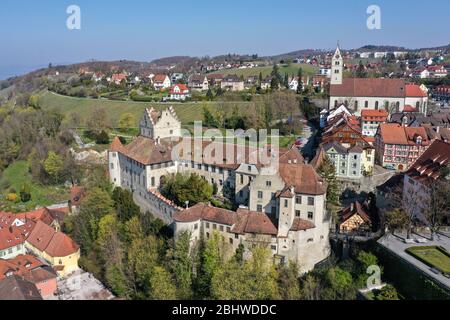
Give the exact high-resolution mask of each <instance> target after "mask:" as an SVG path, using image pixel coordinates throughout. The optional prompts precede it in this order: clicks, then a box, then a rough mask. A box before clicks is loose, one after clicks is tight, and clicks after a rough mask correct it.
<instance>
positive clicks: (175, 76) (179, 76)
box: [170, 73, 184, 83]
mask: <svg viewBox="0 0 450 320" xmlns="http://www.w3.org/2000/svg"><path fill="white" fill-rule="evenodd" d="M183 78H184V74H182V73H173V74H172V76H171V77H170V81H171V82H172V83H177V82H180V81H181V80H183Z"/></svg>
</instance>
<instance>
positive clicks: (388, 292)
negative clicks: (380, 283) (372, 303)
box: [373, 284, 400, 301]
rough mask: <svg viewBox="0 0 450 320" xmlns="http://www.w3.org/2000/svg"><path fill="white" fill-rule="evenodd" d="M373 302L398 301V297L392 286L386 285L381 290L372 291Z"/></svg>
mask: <svg viewBox="0 0 450 320" xmlns="http://www.w3.org/2000/svg"><path fill="white" fill-rule="evenodd" d="M373 294H374V300H390V301H392V300H400V299H399V297H398V293H397V289H395V287H394V286H392V285H390V284H388V285H386V286H384V287H383V289H381V290H374V291H373Z"/></svg>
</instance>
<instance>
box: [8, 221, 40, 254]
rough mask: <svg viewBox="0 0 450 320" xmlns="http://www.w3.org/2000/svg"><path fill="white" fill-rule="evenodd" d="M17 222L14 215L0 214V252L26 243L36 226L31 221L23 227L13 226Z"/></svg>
mask: <svg viewBox="0 0 450 320" xmlns="http://www.w3.org/2000/svg"><path fill="white" fill-rule="evenodd" d="M15 220H16V217H15V215H14V214H12V213H4V212H3V213H0V250H4V249H7V248H11V247H14V246H17V245H19V244H22V243H24V242H25V240H26V239H27V238H28V236H29V235H30V233H31V231H32V230H33V228H34V227H35V225H36V223H35V222H33V221H31V220H28V221H26V223H25V224H24V225H22V226H16V225H12V223H13V222H14V221H15Z"/></svg>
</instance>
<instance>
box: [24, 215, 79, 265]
mask: <svg viewBox="0 0 450 320" xmlns="http://www.w3.org/2000/svg"><path fill="white" fill-rule="evenodd" d="M27 242H28V243H29V244H31V245H32V246H33V247H35V248H36V249H38V250H39V251H41V252H46V253H47V254H49V255H50V256H52V257H67V256H69V255H71V254H74V253H76V252H77V251H78V249H79V247H78V245H77V244H76V243H75V242H74V241H73V240H72V239H71V238H70V237H69V236H67V235H65V234H64V233H62V232H55V230H54V229H53V228H52V227H50V226H48V225H46V224H45V223H43V222H41V221H38V222H37V223H36V226H35V228H34V229H33V231H32V232H31V234H30V236H29V237H28V239H27Z"/></svg>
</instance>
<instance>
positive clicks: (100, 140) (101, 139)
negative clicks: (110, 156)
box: [95, 130, 109, 144]
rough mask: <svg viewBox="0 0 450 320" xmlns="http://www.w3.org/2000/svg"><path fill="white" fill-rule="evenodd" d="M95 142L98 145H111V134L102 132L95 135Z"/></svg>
mask: <svg viewBox="0 0 450 320" xmlns="http://www.w3.org/2000/svg"><path fill="white" fill-rule="evenodd" d="M95 142H96V143H97V144H109V134H108V133H107V132H106V131H105V130H102V131H100V133H99V134H96V135H95Z"/></svg>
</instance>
